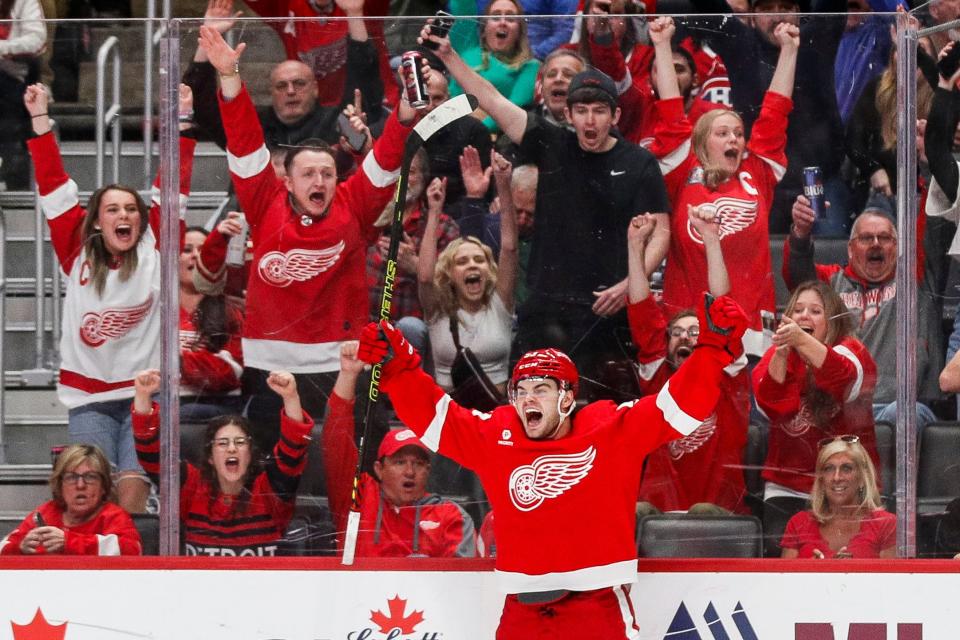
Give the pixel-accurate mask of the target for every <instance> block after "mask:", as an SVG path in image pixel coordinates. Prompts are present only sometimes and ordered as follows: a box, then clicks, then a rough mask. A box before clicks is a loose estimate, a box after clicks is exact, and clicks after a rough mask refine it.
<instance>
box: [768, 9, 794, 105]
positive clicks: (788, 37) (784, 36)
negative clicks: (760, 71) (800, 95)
mask: <svg viewBox="0 0 960 640" xmlns="http://www.w3.org/2000/svg"><path fill="white" fill-rule="evenodd" d="M773 37H774V38H776V39H777V42H779V43H780V55H779V56H777V67H776V69H774V70H773V78H771V80H770V91H773V92H774V93H779V94H780V95H782V96H785V97H787V98H791V97H793V85H794V76H795V75H796V71H797V50H798V49H799V48H800V28H799V27H797V26H796V25H793V24H789V23H786V22H781V23H780V24H778V25H777V27H776V29H774V32H773Z"/></svg>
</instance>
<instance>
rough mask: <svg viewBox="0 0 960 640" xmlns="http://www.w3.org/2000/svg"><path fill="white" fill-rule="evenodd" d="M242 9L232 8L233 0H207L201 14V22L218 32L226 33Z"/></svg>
mask: <svg viewBox="0 0 960 640" xmlns="http://www.w3.org/2000/svg"><path fill="white" fill-rule="evenodd" d="M242 15H243V11H236V12H234V10H233V0H209V2H207V10H206V11H205V12H204V14H203V24H204V25H205V26H207V27H210V28H211V29H215V30H217V31H218V32H219V33H226V32H227V31H230V29H232V28H233V25H234V24H236V22H237V18H239V17H240V16H242Z"/></svg>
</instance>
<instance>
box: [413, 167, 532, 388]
mask: <svg viewBox="0 0 960 640" xmlns="http://www.w3.org/2000/svg"><path fill="white" fill-rule="evenodd" d="M491 166H492V167H493V176H494V180H495V182H496V185H497V193H498V194H499V197H500V256H499V264H498V261H496V260H494V257H493V252H492V251H491V249H490V247H488V246H487V245H485V244H483V243H482V242H481V241H480V240H478V239H477V238H475V237H473V236H467V237H466V238H458V239H456V240H454V241H453V242H451V243H450V244H449V245H447V248H446V249H444V250H443V252H442V253H441V254H440V255H439V257H438V256H437V224H438V222H439V211H440V207H436V206H431V207H429V212H430V213H429V214H428V217H427V227H426V230H425V231H424V239H423V244H422V245H421V246H420V264H419V274H418V275H419V293H420V304H421V305H422V306H423V312H424V319H425V320H426V322H427V326H428V328H429V330H430V346H431V349H432V353H433V363H434V367H435V378H436V380H437V384H439V385H440V386H441V387H443V388H444V389H445V390H447V391H452V390H453V379H452V377H451V375H450V370H451V366H452V365H453V361H454V358H455V357H456V353H457V350H456V347H455V346H454V339H453V335H452V332H451V322H450V319H451V318H454V319H455V320H456V325H457V331H458V335H459V340H460V344H461V345H462V346H464V347H467V348H469V349H470V350H471V351H473V353H474V355H476V356H477V358H478V359H479V360H480V363H481V365H482V366H483V371H484V373H486V375H487V377H488V378H489V379H490V381H491V382H493V383H494V384H496V385H497V387H498V388H499V389H500V391H501V392H503V391H505V390H506V383H507V379H508V378H509V377H510V372H509V369H508V364H509V363H508V360H509V357H510V342H511V337H512V328H513V309H514V304H513V292H514V286H515V284H516V280H517V265H518V252H517V220H516V211H515V209H514V206H513V199H512V197H511V195H510V176H511V168H512V167H511V164H510V163H509V162H508V161H507V160H506V159H505V158H504V157H503V156H501V155H500V154H498V153H496V152H491ZM443 185H444V182H443V181H441V180H439V179H435V180H434V181H433V182H432V183H431V184H430V187H429V188H428V189H427V199H428V200H430V201H431V202H433V201H434V200H436V199H442V198H443Z"/></svg>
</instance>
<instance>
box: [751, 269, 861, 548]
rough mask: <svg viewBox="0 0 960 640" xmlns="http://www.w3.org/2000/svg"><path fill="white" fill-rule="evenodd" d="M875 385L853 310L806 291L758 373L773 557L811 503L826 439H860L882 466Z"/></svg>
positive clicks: (766, 517) (823, 293)
mask: <svg viewBox="0 0 960 640" xmlns="http://www.w3.org/2000/svg"><path fill="white" fill-rule="evenodd" d="M876 381H877V367H876V364H875V363H874V360H873V357H871V355H870V352H869V351H868V350H867V348H866V347H865V346H864V345H863V343H862V342H860V341H859V340H857V339H856V338H854V337H853V330H852V322H851V319H850V314H849V311H848V310H847V307H846V306H845V305H844V304H843V301H842V300H841V299H840V296H839V295H838V294H837V292H836V291H834V289H833V288H832V287H831V286H830V285H828V284H826V283H824V282H820V281H818V280H810V281H807V282H804V283H802V284H801V285H799V286H798V287H797V288H796V289H795V290H794V292H793V295H792V296H791V297H790V300H789V301H788V302H787V308H786V310H785V311H784V314H783V319H782V320H781V322H780V326H779V328H778V329H777V331H776V332H775V333H774V335H773V346H772V347H770V349H769V350H768V351H767V352H766V353H765V354H764V356H763V358H762V359H761V360H760V362H759V363H758V364H757V366H756V367H755V368H754V370H753V389H754V394H755V396H756V399H757V406H758V407H759V408H760V410H761V411H762V412H763V413H764V414H765V415H766V416H767V418H769V420H770V431H769V434H768V437H767V442H768V443H767V459H766V461H765V462H764V468H763V472H762V474H761V475H762V477H763V479H764V480H765V481H766V485H765V487H764V495H763V499H764V508H763V521H764V522H763V528H764V531H765V533H766V534H767V536H768V543H769V548H768V553H774V549H773V547H774V546H775V545H776V541H777V540H778V539H779V537H780V532H781V531H782V530H783V527H784V525H785V524H786V522H787V520H788V519H789V518H790V517H791V516H792V515H793V514H794V513H797V512H798V511H800V510H801V509H803V508H804V507H805V505H806V502H807V500H808V499H809V498H810V491H811V489H812V488H813V484H814V478H815V475H816V471H817V469H818V466H817V453H818V451H819V442H820V441H821V440H822V439H823V438H827V437H833V436H834V435H836V434H852V435H855V436H857V437H858V438H859V439H860V443H861V445H862V446H863V448H864V449H865V450H866V451H867V452H868V454H869V456H870V458H871V459H872V461H873V463H874V465H875V466H877V465H879V463H880V458H879V456H878V455H877V446H876V436H875V433H874V426H873V390H874V386H875V385H876ZM876 481H878V479H875V482H874V484H876ZM775 555H776V554H775Z"/></svg>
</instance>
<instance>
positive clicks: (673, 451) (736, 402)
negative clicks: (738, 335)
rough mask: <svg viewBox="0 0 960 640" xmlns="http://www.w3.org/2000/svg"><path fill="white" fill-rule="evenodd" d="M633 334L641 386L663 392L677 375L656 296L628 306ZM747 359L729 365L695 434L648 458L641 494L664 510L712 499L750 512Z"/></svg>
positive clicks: (682, 508) (731, 508)
mask: <svg viewBox="0 0 960 640" xmlns="http://www.w3.org/2000/svg"><path fill="white" fill-rule="evenodd" d="M627 318H628V320H629V322H630V334H631V335H632V337H633V344H634V345H636V347H637V364H638V365H639V371H640V390H641V391H642V392H643V394H644V395H652V394H655V393H658V392H659V391H660V389H662V388H663V385H665V384H666V383H667V381H668V380H669V379H670V377H671V376H672V375H673V374H674V371H675V369H674V368H673V365H672V364H670V363H669V362H667V359H666V356H667V319H666V318H665V317H664V315H663V312H662V311H661V310H660V308H659V307H658V306H657V303H656V302H655V301H654V299H653V298H652V297H650V298H647V299H646V300H643V301H642V302H637V303H635V304H631V305H628V306H627ZM744 365H746V358H741V359H740V360H738V361H737V362H734V363H733V364H732V365H730V366H729V367H727V369H726V371H725V372H726V375H725V376H723V378H722V379H721V382H720V385H721V389H722V391H721V393H720V398H719V400H718V401H717V406H716V408H715V410H714V412H713V413H712V414H710V416H709V417H708V418H707V419H706V420H704V421H703V423H702V424H701V425H700V426H699V427H697V428H696V429H695V430H694V431H693V433H691V434H689V435H686V436H684V437H682V438H680V439H678V440H671V441H670V442H668V443H667V444H665V445H663V446H662V447H660V448H659V449H657V450H656V451H654V452H653V453H651V454H650V456H649V457H648V458H647V465H646V467H645V469H644V472H643V479H642V480H641V482H640V499H641V500H646V501H647V502H650V503H651V504H653V505H654V506H655V507H657V508H658V509H660V510H661V511H686V510H687V509H689V508H690V507H691V506H692V505H694V504H697V503H700V502H708V503H711V504H715V505H718V506H721V507H723V508H724V509H728V510H729V511H735V512H742V511H745V508H746V505H744V503H743V498H744V495H745V493H746V487H745V486H744V483H743V448H744V446H745V445H746V443H747V425H748V424H749V420H750V379H749V377H748V376H747V372H746V371H745V370H744Z"/></svg>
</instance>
